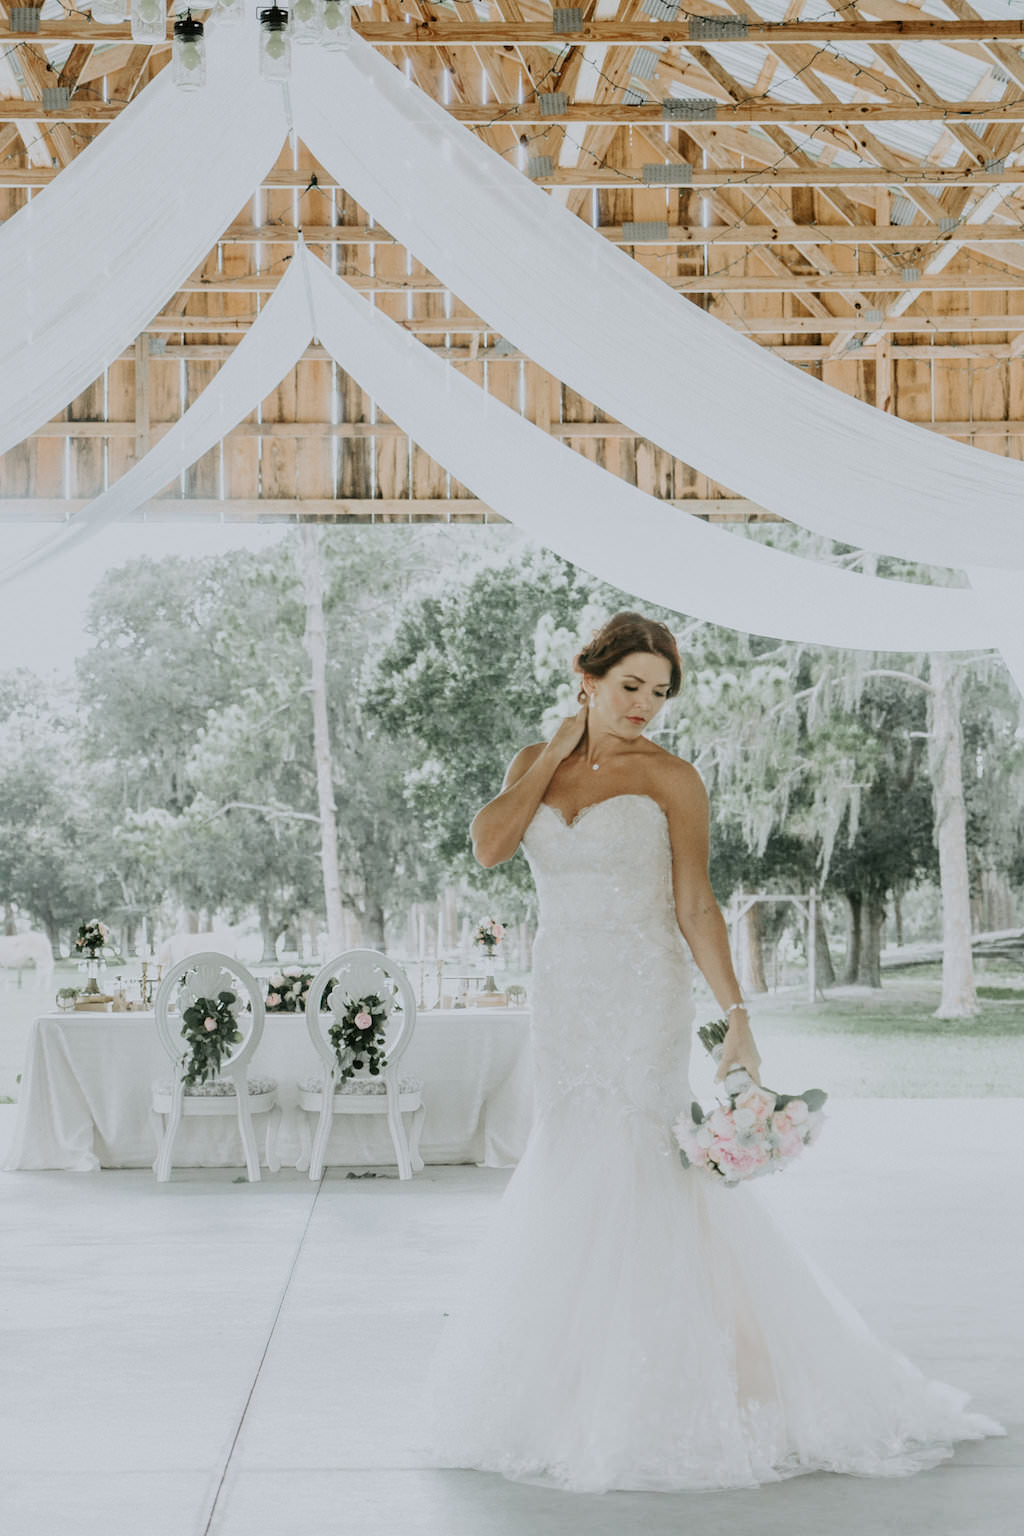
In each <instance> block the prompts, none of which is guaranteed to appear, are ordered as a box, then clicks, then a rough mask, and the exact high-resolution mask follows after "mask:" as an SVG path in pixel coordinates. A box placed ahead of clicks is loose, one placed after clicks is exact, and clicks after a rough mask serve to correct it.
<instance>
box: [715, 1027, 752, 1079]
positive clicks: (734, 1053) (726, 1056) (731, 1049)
mask: <svg viewBox="0 0 1024 1536" xmlns="http://www.w3.org/2000/svg"><path fill="white" fill-rule="evenodd" d="M732 1067H743V1069H744V1070H745V1071H746V1072H748V1073H749V1074H750V1076H751V1077H752V1078H753V1080H754V1082H755V1083H757V1085H758V1086H759V1087H760V1084H761V1057H760V1055H759V1053H758V1049H757V1046H756V1045H755V1044H754V1037H753V1036H752V1035H751V1033H750V1029H749V1027H748V1028H746V1029H744V1030H742V1031H741V1032H739V1033H737V1032H736V1029H735V1026H733V1028H732V1029H730V1031H729V1033H728V1034H727V1035H726V1037H725V1045H724V1047H723V1049H722V1059H721V1061H720V1062H719V1064H718V1071H717V1073H716V1074H715V1082H716V1083H722V1082H724V1081H725V1077H726V1074H727V1072H729V1070H730V1068H732Z"/></svg>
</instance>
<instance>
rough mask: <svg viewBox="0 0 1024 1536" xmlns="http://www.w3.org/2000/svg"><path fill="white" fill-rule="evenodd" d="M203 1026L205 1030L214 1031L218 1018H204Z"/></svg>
mask: <svg viewBox="0 0 1024 1536" xmlns="http://www.w3.org/2000/svg"><path fill="white" fill-rule="evenodd" d="M203 1028H204V1029H205V1030H207V1031H208V1032H209V1033H210V1034H212V1033H213V1031H214V1030H215V1029H216V1028H217V1020H216V1019H204V1020H203Z"/></svg>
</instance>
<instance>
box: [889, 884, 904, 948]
mask: <svg viewBox="0 0 1024 1536" xmlns="http://www.w3.org/2000/svg"><path fill="white" fill-rule="evenodd" d="M892 920H893V925H894V926H895V929H896V947H897V949H902V948H903V906H902V904H901V902H900V893H899V891H893V893H892Z"/></svg>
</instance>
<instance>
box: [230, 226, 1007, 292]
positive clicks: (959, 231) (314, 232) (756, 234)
mask: <svg viewBox="0 0 1024 1536" xmlns="http://www.w3.org/2000/svg"><path fill="white" fill-rule="evenodd" d="M595 229H596V233H597V234H599V235H603V236H604V237H605V239H606V240H610V241H611V242H612V244H613V245H629V246H638V245H749V246H777V245H923V244H932V243H940V244H941V243H942V242H944V241H950V240H952V241H954V242H955V243H956V244H957V245H962V244H964V243H967V242H972V243H974V244H978V243H979V242H984V243H985V244H1000V243H1004V242H1005V243H1007V244H1012V245H1016V244H1018V243H1019V242H1020V241H1021V240H1022V239H1024V226H1022V225H1021V224H994V223H993V224H989V223H982V224H970V223H966V224H965V223H958V224H957V225H956V228H955V229H952V230H944V229H942V228H940V226H939V225H938V224H937V223H935V224H924V223H921V224H782V223H779V224H709V225H706V226H705V225H701V224H669V225H667V227H664V228H663V229H659V230H656V231H655V232H653V233H652V234H651V235H650V236H649V237H643V238H640V237H638V236H637V234H636V233H635V232H631V233H630V234H629V235H628V236H627V235H626V234H624V232H623V231H624V226H623V225H622V224H599V225H597V226H595ZM302 235H303V238H304V239H305V241H306V243H307V244H308V245H397V244H398V243H399V242H398V241H396V240H395V238H394V236H393V235H390V234H389V233H388V232H387V230H385V229H381V228H380V226H379V225H375V226H374V227H373V228H372V229H371V228H367V226H366V225H363V224H329V225H328V224H307V225H304V226H303V229H302ZM298 237H299V230H298V229H297V228H295V226H293V225H285V224H269V225H267V224H263V225H246V224H232V225H230V226H229V228H227V229H226V230H225V231H224V234H223V235H222V236H221V242H222V243H224V244H236V245H251V244H254V243H272V244H284V243H294V242H295V241H296V240H297V239H298ZM848 277H849V280H850V281H856V274H855V273H850V274H848Z"/></svg>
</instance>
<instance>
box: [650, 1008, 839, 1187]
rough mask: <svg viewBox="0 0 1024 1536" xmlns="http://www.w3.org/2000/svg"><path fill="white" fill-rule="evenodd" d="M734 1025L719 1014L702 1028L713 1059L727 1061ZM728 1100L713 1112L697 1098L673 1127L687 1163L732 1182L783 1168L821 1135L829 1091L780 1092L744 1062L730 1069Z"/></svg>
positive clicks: (680, 1150)
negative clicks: (762, 1084) (727, 1044)
mask: <svg viewBox="0 0 1024 1536" xmlns="http://www.w3.org/2000/svg"><path fill="white" fill-rule="evenodd" d="M728 1027H729V1026H728V1024H727V1022H726V1020H725V1019H715V1020H714V1021H713V1022H712V1023H711V1024H705V1025H704V1026H703V1027H702V1028H701V1029H700V1030H699V1031H698V1033H699V1035H700V1039H701V1044H702V1045H703V1046H704V1048H705V1050H706V1051H708V1052H709V1053H710V1055H711V1058H712V1060H714V1061H721V1059H722V1051H723V1049H724V1045H725V1036H726V1031H727V1030H728ZM725 1091H726V1095H727V1099H728V1103H726V1104H718V1105H716V1106H715V1108H714V1109H713V1110H711V1111H710V1112H709V1113H708V1114H705V1112H704V1110H703V1109H702V1108H701V1106H700V1105H699V1104H698V1103H696V1102H694V1103H693V1104H691V1105H690V1109H689V1113H688V1114H687V1113H686V1112H685V1111H684V1113H683V1114H681V1115H680V1116H679V1118H678V1120H677V1121H676V1122H675V1124H674V1126H673V1127H672V1130H673V1134H674V1135H675V1138H676V1141H677V1142H678V1144H679V1156H680V1158H681V1160H682V1164H683V1167H684V1168H705V1169H707V1171H708V1172H709V1173H713V1174H717V1175H718V1177H719V1178H721V1179H723V1180H724V1181H725V1183H726V1184H729V1185H732V1184H739V1183H740V1182H741V1181H742V1180H744V1179H756V1178H760V1177H761V1175H762V1174H766V1173H778V1172H780V1171H781V1170H782V1169H783V1168H785V1167H786V1165H787V1164H788V1163H791V1162H792V1161H793V1159H794V1158H795V1157H799V1155H800V1153H801V1152H802V1151H803V1149H804V1147H805V1146H809V1145H810V1144H811V1142H813V1141H816V1140H817V1139H818V1136H819V1135H820V1134H821V1128H822V1124H823V1122H824V1120H825V1116H824V1115H823V1114H822V1106H823V1105H824V1103H825V1101H826V1099H827V1098H828V1094H827V1093H825V1092H824V1090H823V1089H821V1088H808V1089H807V1090H806V1092H804V1093H790V1094H787V1093H775V1092H774V1091H773V1090H772V1089H771V1088H762V1087H760V1086H759V1085H758V1084H757V1083H755V1082H754V1080H753V1078H752V1077H751V1076H750V1074H749V1073H748V1072H747V1071H746V1070H745V1068H743V1067H733V1068H732V1070H731V1071H730V1072H728V1073H727V1074H726V1079H725Z"/></svg>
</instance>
